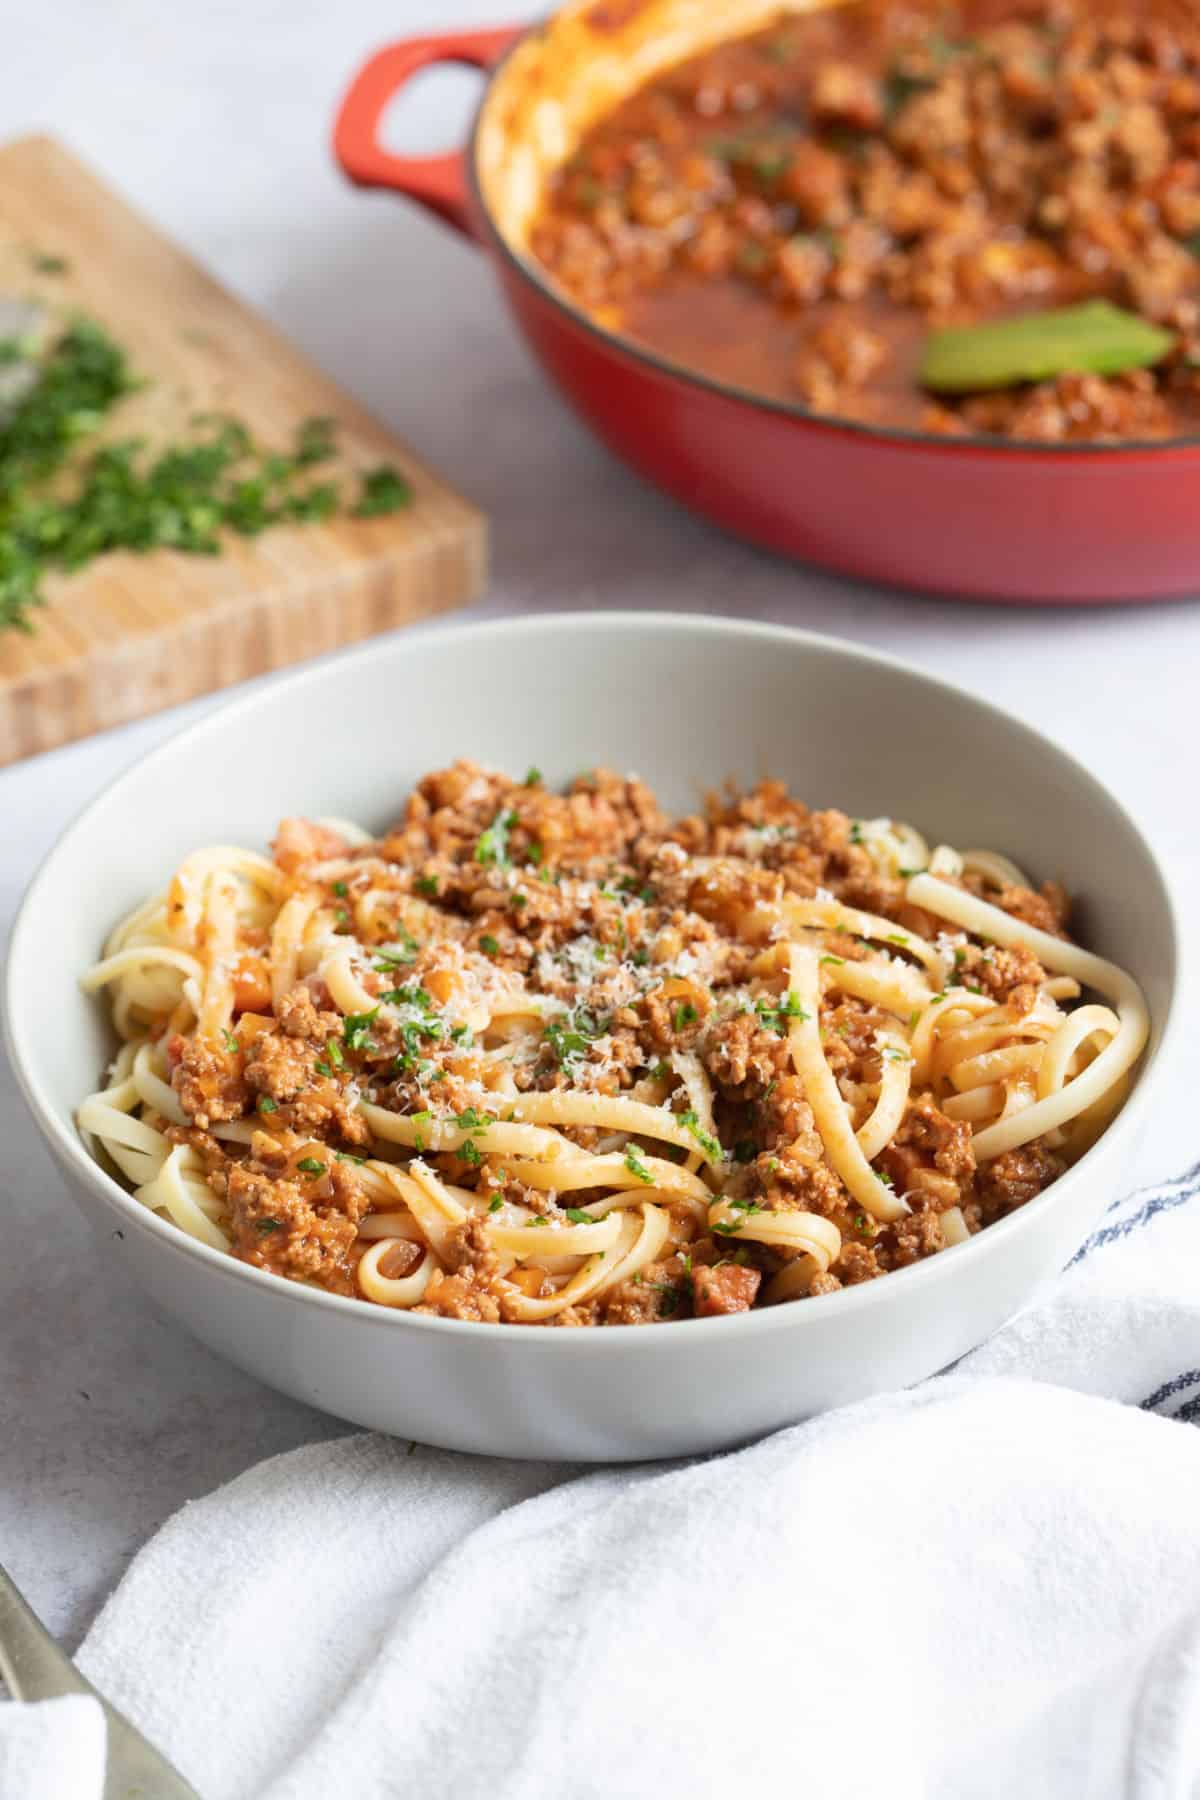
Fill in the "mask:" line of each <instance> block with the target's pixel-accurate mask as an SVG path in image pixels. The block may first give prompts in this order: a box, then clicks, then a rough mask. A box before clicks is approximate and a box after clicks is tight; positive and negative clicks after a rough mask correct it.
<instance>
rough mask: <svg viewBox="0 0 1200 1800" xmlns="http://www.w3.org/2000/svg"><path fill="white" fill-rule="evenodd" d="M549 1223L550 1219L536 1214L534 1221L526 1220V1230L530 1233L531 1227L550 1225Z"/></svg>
mask: <svg viewBox="0 0 1200 1800" xmlns="http://www.w3.org/2000/svg"><path fill="white" fill-rule="evenodd" d="M549 1223H550V1221H549V1219H547V1218H545V1217H544V1216H543V1214H542V1213H534V1215H533V1217H532V1219H526V1221H525V1229H526V1230H527V1231H528V1229H529V1227H530V1226H531V1225H548V1224H549Z"/></svg>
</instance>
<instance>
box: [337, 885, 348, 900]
mask: <svg viewBox="0 0 1200 1800" xmlns="http://www.w3.org/2000/svg"><path fill="white" fill-rule="evenodd" d="M333 891H334V893H335V894H336V895H337V897H338V899H339V900H344V899H345V898H346V895H347V894H348V893H349V892H350V889H349V888H348V887H347V886H346V883H345V882H344V881H335V882H334V884H333Z"/></svg>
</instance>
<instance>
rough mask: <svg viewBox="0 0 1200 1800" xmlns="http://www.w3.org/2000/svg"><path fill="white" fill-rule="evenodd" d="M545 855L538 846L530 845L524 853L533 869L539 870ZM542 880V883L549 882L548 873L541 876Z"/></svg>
mask: <svg viewBox="0 0 1200 1800" xmlns="http://www.w3.org/2000/svg"><path fill="white" fill-rule="evenodd" d="M545 854H546V852H545V851H544V850H543V849H542V846H541V845H540V844H530V846H529V848H528V850H527V851H526V852H525V856H526V860H527V861H529V862H531V863H532V864H533V866H534V868H535V869H540V868H541V866H542V858H543V857H544V856H545ZM542 879H543V881H549V879H550V876H549V873H547V874H545V875H543V877H542Z"/></svg>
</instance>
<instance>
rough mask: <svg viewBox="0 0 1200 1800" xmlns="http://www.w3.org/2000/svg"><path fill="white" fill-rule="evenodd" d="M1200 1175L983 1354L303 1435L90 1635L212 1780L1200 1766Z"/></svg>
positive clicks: (1009, 1782)
mask: <svg viewBox="0 0 1200 1800" xmlns="http://www.w3.org/2000/svg"><path fill="white" fill-rule="evenodd" d="M1198 1187H1200V1170H1193V1171H1192V1172H1191V1173H1190V1175H1188V1176H1186V1177H1184V1178H1182V1179H1181V1180H1179V1181H1177V1182H1173V1183H1169V1184H1167V1185H1166V1186H1164V1187H1162V1188H1159V1189H1156V1190H1154V1191H1152V1192H1143V1193H1141V1194H1138V1195H1135V1196H1133V1197H1132V1198H1131V1199H1129V1200H1127V1201H1125V1202H1123V1203H1120V1204H1118V1205H1117V1206H1115V1207H1114V1208H1113V1209H1112V1210H1111V1211H1110V1213H1109V1214H1108V1215H1107V1216H1106V1218H1105V1220H1104V1221H1103V1223H1102V1225H1101V1227H1100V1229H1099V1230H1097V1231H1096V1232H1095V1233H1094V1234H1093V1236H1092V1238H1091V1239H1090V1240H1089V1241H1088V1243H1087V1244H1086V1245H1085V1246H1084V1248H1083V1250H1082V1251H1081V1252H1080V1254H1079V1256H1078V1257H1077V1258H1076V1259H1075V1261H1074V1262H1073V1263H1072V1265H1071V1267H1070V1268H1069V1269H1068V1270H1066V1271H1065V1273H1064V1274H1063V1275H1062V1276H1061V1278H1060V1279H1059V1280H1058V1281H1057V1282H1056V1283H1054V1284H1053V1286H1052V1287H1051V1288H1050V1290H1049V1291H1048V1292H1046V1293H1045V1294H1043V1295H1042V1296H1040V1297H1039V1298H1038V1299H1037V1300H1036V1301H1035V1302H1034V1303H1033V1304H1032V1305H1031V1306H1030V1307H1028V1308H1027V1309H1026V1311H1025V1312H1023V1313H1022V1314H1021V1315H1020V1316H1019V1317H1018V1318H1016V1319H1015V1320H1013V1321H1012V1323H1011V1324H1009V1325H1008V1326H1006V1327H1005V1328H1004V1329H1003V1330H1002V1331H1000V1332H999V1333H998V1334H997V1335H996V1336H995V1337H994V1338H993V1339H992V1340H991V1341H990V1342H989V1343H987V1344H986V1345H984V1346H983V1347H982V1348H981V1349H979V1350H978V1351H976V1352H974V1353H973V1354H972V1355H971V1356H969V1357H967V1358H965V1359H964V1360H963V1361H962V1362H961V1363H960V1364H959V1365H958V1367H957V1368H956V1369H955V1370H954V1371H953V1372H951V1373H949V1374H947V1375H944V1376H941V1377H939V1378H936V1379H934V1380H932V1381H929V1382H926V1383H925V1384H924V1385H923V1386H921V1387H920V1388H917V1389H915V1390H913V1391H911V1392H908V1393H901V1394H889V1395H885V1396H883V1397H881V1398H878V1399H875V1400H871V1401H867V1402H864V1403H863V1404H860V1405H857V1406H852V1407H847V1408H845V1409H844V1410H843V1411H841V1412H838V1413H835V1414H831V1415H828V1416H826V1417H824V1418H821V1419H817V1420H813V1421H811V1422H809V1423H807V1424H804V1425H800V1426H796V1427H794V1428H792V1429H791V1430H788V1431H783V1432H779V1433H777V1434H776V1435H775V1436H773V1437H771V1438H768V1439H765V1440H764V1441H762V1442H761V1443H758V1444H756V1445H754V1446H752V1447H751V1448H749V1449H745V1450H742V1451H739V1452H736V1453H734V1454H730V1455H727V1456H719V1457H712V1458H707V1459H704V1460H697V1461H693V1462H690V1463H686V1464H676V1465H671V1466H650V1467H643V1468H640V1469H634V1470H629V1469H621V1470H615V1471H614V1470H604V1471H598V1472H592V1473H585V1472H579V1471H577V1470H572V1469H569V1468H564V1467H549V1466H546V1465H530V1464H517V1463H500V1462H488V1461H485V1460H483V1459H479V1458H473V1457H461V1456H454V1455H451V1454H447V1453H443V1452H438V1451H432V1450H429V1449H426V1448H424V1447H417V1448H416V1449H415V1450H414V1451H412V1452H411V1453H410V1451H409V1448H408V1446H406V1445H404V1444H397V1443H394V1442H390V1441H388V1440H385V1439H381V1438H377V1437H369V1436H362V1435H360V1436H353V1437H347V1438H344V1439H342V1440H340V1441H338V1442H334V1443H323V1444H320V1445H316V1446H313V1447H311V1448H308V1449H304V1450H299V1451H295V1452H292V1453H291V1454H289V1455H286V1456H281V1457H277V1458H275V1459H273V1460H272V1461H270V1462H267V1463H265V1464H263V1465H261V1466H260V1467H258V1468H256V1469H253V1470H251V1471H250V1472H249V1473H248V1474H245V1475H243V1476H241V1477H239V1478H238V1479H237V1480H236V1481H234V1482H231V1483H230V1484H229V1486H228V1487H226V1488H223V1489H221V1490H220V1491H219V1492H217V1493H215V1494H213V1495H211V1496H210V1497H209V1498H208V1499H206V1500H202V1501H199V1502H197V1503H195V1504H193V1505H191V1506H189V1507H186V1508H185V1509H184V1510H183V1511H182V1512H181V1513H179V1514H178V1515H177V1516H176V1517H175V1518H174V1519H172V1520H171V1521H170V1522H169V1523H168V1524H167V1525H166V1526H165V1527H164V1528H163V1530H162V1531H161V1532H160V1533H159V1534H158V1536H157V1537H156V1538H154V1539H153V1540H152V1542H151V1543H150V1544H149V1545H148V1546H147V1547H146V1549H144V1550H143V1551H142V1552H141V1554H140V1555H139V1557H138V1558H137V1559H136V1561H135V1562H134V1564H133V1566H132V1567H131V1569H130V1571H129V1573H128V1574H127V1576H126V1577H125V1579H124V1581H123V1582H122V1583H121V1585H120V1587H119V1588H118V1590H117V1592H116V1593H115V1595H114V1596H113V1597H112V1599H111V1600H110V1601H109V1602H108V1604H107V1606H106V1607H105V1609H104V1611H103V1613H102V1614H101V1616H100V1618H99V1619H98V1621H97V1623H96V1625H95V1627H94V1628H93V1630H92V1632H91V1634H90V1636H89V1637H88V1639H87V1642H86V1644H85V1645H84V1647H83V1650H82V1652H81V1656H80V1662H81V1666H82V1667H83V1668H84V1670H85V1671H86V1673H87V1674H88V1675H89V1676H90V1677H91V1679H92V1680H93V1681H95V1682H96V1684H97V1685H98V1686H99V1687H101V1689H102V1690H104V1691H105V1692H106V1693H108V1695H109V1696H110V1697H111V1698H112V1699H113V1700H115V1701H116V1703H117V1704H118V1705H119V1706H121V1707H122V1708H124V1709H125V1711H126V1712H127V1713H128V1714H129V1716H130V1717H131V1718H133V1719H134V1720H136V1721H137V1722H138V1723H139V1724H140V1725H141V1726H142V1727H143V1729H144V1730H145V1731H146V1732H147V1733H148V1735H149V1736H151V1737H152V1738H153V1739H154V1741H155V1742H156V1743H158V1744H159V1745H160V1747H161V1748H163V1749H164V1750H165V1751H166V1752H167V1753H168V1755H170V1756H171V1757H172V1758H174V1760H175V1761H176V1762H177V1763H178V1765H179V1766H180V1768H181V1769H182V1770H183V1771H184V1772H185V1773H186V1774H187V1775H188V1776H189V1777H190V1778H191V1780H192V1781H193V1782H194V1783H195V1785H196V1787H197V1789H198V1790H199V1792H200V1794H201V1796H202V1797H203V1800H234V1797H235V1796H236V1797H238V1800H240V1797H242V1796H255V1797H261V1800H339V1797H340V1796H343V1795H345V1796H348V1797H352V1800H372V1797H373V1796H391V1795H396V1796H400V1795H403V1796H405V1797H406V1800H407V1797H408V1796H418V1797H419V1800H440V1797H441V1796H454V1800H550V1797H553V1800H599V1797H600V1796H605V1797H608V1796H615V1797H618V1800H643V1797H645V1800H651V1797H653V1800H661V1796H662V1794H663V1793H664V1792H665V1791H666V1792H671V1793H685V1794H688V1795H689V1796H698V1797H705V1796H710V1795H711V1796H718V1795H719V1796H721V1797H722V1800H726V1797H730V1796H740V1795H742V1794H746V1795H753V1796H754V1797H755V1800H767V1797H773V1796H776V1795H778V1796H781V1797H782V1796H787V1797H788V1800H794V1797H795V1796H796V1795H797V1794H801V1793H803V1794H804V1795H806V1796H812V1797H813V1800H859V1797H860V1796H862V1797H866V1796H875V1795H878V1794H881V1793H886V1794H887V1795H888V1796H889V1800H993V1797H996V1800H999V1797H1000V1796H1003V1800H1016V1797H1019V1800H1197V1797H1198V1796H1200V1435H1198V1434H1197V1432H1196V1430H1195V1428H1194V1426H1193V1424H1192V1423H1191V1421H1192V1420H1193V1419H1194V1418H1196V1417H1198V1416H1200V1198H1198V1197H1197V1189H1198ZM664 1329H671V1327H664ZM15 1710H16V1709H10V1711H15ZM2 1728H3V1727H2V1726H0V1729H2ZM80 1791H81V1792H82V1791H83V1790H80ZM4 1800H42V1796H41V1795H39V1794H31V1795H29V1796H25V1795H17V1796H12V1797H10V1796H9V1795H8V1794H7V1793H5V1794H4ZM47 1800H49V1797H47ZM53 1800H75V1795H74V1793H73V1792H69V1791H68V1790H65V1789H62V1790H56V1791H55V1793H54V1795H53Z"/></svg>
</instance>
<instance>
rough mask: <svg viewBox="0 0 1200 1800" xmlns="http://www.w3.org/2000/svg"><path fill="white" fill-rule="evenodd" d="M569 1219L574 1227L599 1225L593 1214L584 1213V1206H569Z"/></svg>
mask: <svg viewBox="0 0 1200 1800" xmlns="http://www.w3.org/2000/svg"><path fill="white" fill-rule="evenodd" d="M567 1217H568V1219H570V1221H571V1223H572V1225H595V1224H596V1223H597V1221H596V1220H595V1219H594V1218H593V1217H592V1215H591V1213H589V1212H584V1210H583V1208H582V1206H568V1208H567Z"/></svg>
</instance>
